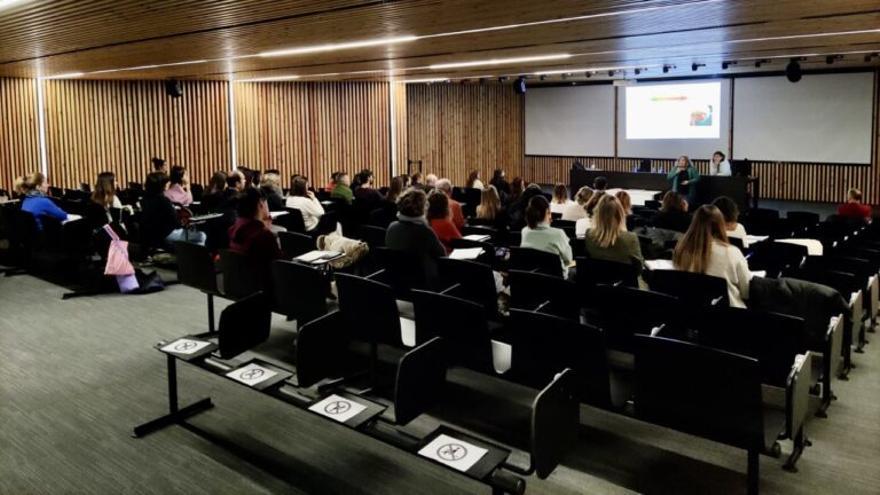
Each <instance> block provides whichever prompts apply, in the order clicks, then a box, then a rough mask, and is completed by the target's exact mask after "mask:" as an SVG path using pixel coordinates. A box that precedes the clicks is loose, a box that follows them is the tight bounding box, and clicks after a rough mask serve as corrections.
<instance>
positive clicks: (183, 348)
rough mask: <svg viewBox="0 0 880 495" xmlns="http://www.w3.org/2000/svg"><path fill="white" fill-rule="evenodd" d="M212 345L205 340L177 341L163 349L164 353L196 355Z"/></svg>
mask: <svg viewBox="0 0 880 495" xmlns="http://www.w3.org/2000/svg"><path fill="white" fill-rule="evenodd" d="M210 344H211V343H210V342H205V341H203V340H192V339H177V340H175V341H174V342H172V343H170V344H168V345H166V346H165V347H163V348H162V349H161V351H162V352H174V353H177V354H187V355H188V354H195V353H197V352H199V351H200V350H202V349H204V348H205V347H208V346H209V345H210Z"/></svg>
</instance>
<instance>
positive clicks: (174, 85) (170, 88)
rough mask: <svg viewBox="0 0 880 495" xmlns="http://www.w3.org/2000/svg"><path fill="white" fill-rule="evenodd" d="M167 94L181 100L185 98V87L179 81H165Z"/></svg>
mask: <svg viewBox="0 0 880 495" xmlns="http://www.w3.org/2000/svg"><path fill="white" fill-rule="evenodd" d="M165 94H167V95H168V96H170V97H172V98H180V97H181V96H183V85H182V84H180V81H178V80H177V79H169V80H167V81H165Z"/></svg>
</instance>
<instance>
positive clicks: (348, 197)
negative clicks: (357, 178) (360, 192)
mask: <svg viewBox="0 0 880 495" xmlns="http://www.w3.org/2000/svg"><path fill="white" fill-rule="evenodd" d="M330 197H331V198H336V199H341V200H342V201H345V202H346V203H348V204H351V202H352V201H353V200H354V193H353V192H352V191H351V178H350V177H349V176H348V174H347V173H345V172H337V173H336V174H335V177H334V184H333V189H332V190H331V191H330Z"/></svg>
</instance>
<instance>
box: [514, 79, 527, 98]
mask: <svg viewBox="0 0 880 495" xmlns="http://www.w3.org/2000/svg"><path fill="white" fill-rule="evenodd" d="M513 90H514V91H516V94H518V95H524V94H526V78H524V77H520V78H518V79H517V80H516V81H514V82H513Z"/></svg>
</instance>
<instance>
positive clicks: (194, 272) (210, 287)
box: [174, 241, 217, 294]
mask: <svg viewBox="0 0 880 495" xmlns="http://www.w3.org/2000/svg"><path fill="white" fill-rule="evenodd" d="M174 252H175V253H176V255H177V280H179V281H180V283H182V284H184V285H188V286H190V287H193V288H196V289H199V290H201V291H203V292H207V293H209V294H215V293H217V270H216V268H215V267H214V261H213V260H212V259H211V252H210V251H209V250H208V248H206V247H205V246H200V245H198V244H196V243H193V242H184V241H177V242H175V243H174Z"/></svg>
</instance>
